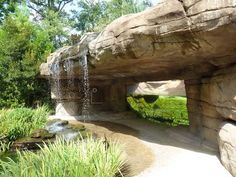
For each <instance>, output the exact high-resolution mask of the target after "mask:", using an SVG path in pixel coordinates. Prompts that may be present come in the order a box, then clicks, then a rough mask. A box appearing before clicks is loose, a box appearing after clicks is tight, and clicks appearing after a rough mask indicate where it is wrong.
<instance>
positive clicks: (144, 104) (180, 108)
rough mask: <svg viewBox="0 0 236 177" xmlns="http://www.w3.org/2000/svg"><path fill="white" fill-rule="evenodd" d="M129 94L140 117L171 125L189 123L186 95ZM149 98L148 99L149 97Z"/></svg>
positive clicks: (131, 104) (132, 107)
mask: <svg viewBox="0 0 236 177" xmlns="http://www.w3.org/2000/svg"><path fill="white" fill-rule="evenodd" d="M152 97H153V98H152V99H151V96H150V95H149V96H148V97H146V96H128V97H127V102H128V103H129V105H130V108H131V109H132V110H133V111H135V112H136V113H137V114H138V115H139V116H140V117H142V118H145V119H148V120H151V121H154V122H164V123H166V124H170V125H174V126H176V125H188V124H189V121H188V113H187V107H186V98H185V97H173V96H172V97H171V96H160V97H159V96H155V95H154V96H152ZM147 98H148V99H147Z"/></svg>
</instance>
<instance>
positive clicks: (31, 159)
mask: <svg viewBox="0 0 236 177" xmlns="http://www.w3.org/2000/svg"><path fill="white" fill-rule="evenodd" d="M0 164H1V169H2V170H1V171H0V176H4V177H59V176H60V177H75V176H76V177H114V176H116V175H118V174H119V175H120V176H122V174H121V173H120V170H121V168H122V166H123V160H122V159H121V148H120V147H119V146H118V144H117V143H110V144H109V146H107V145H106V144H105V143H104V141H103V140H94V139H93V138H88V139H86V140H82V141H79V142H77V143H76V142H65V141H62V140H58V141H56V142H55V143H54V144H49V145H46V146H45V147H44V148H42V149H41V150H40V151H38V152H37V153H34V152H30V151H27V152H17V160H16V161H13V160H11V159H9V161H8V162H4V161H0Z"/></svg>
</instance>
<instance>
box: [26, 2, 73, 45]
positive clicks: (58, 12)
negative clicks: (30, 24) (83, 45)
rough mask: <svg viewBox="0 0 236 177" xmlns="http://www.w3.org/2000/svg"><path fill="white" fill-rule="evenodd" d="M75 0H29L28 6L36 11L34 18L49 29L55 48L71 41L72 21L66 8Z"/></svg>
mask: <svg viewBox="0 0 236 177" xmlns="http://www.w3.org/2000/svg"><path fill="white" fill-rule="evenodd" d="M72 1H73V0H45V1H42V0H29V1H27V6H28V8H29V9H31V10H33V11H34V15H33V17H34V20H35V21H37V22H39V23H41V24H42V25H43V27H44V29H47V31H48V34H49V37H50V40H51V41H52V42H53V45H54V47H55V48H59V47H62V46H63V45H64V44H68V42H69V35H68V33H69V29H70V28H71V25H72V23H71V22H70V21H69V15H68V13H67V12H66V11H65V10H64V8H65V7H66V5H68V4H70V3H71V2H72Z"/></svg>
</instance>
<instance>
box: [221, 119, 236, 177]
mask: <svg viewBox="0 0 236 177" xmlns="http://www.w3.org/2000/svg"><path fill="white" fill-rule="evenodd" d="M235 134H236V124H235V123H232V122H224V123H223V124H222V125H221V129H220V132H219V147H220V154H221V160H222V162H223V164H224V165H225V167H226V169H227V170H229V172H230V173H231V174H232V175H233V176H236V137H235Z"/></svg>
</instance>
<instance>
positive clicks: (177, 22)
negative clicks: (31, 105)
mask: <svg viewBox="0 0 236 177" xmlns="http://www.w3.org/2000/svg"><path fill="white" fill-rule="evenodd" d="M235 46H236V0H162V1H161V3H159V4H158V5H156V6H154V7H152V8H149V9H147V10H146V11H143V12H140V13H137V14H129V15H126V16H122V17H120V18H118V19H117V20H115V21H113V22H112V23H111V24H109V25H108V26H107V27H106V28H105V29H104V30H103V31H102V32H101V33H99V34H97V33H89V34H86V35H85V36H83V37H82V40H81V41H80V42H79V43H78V44H76V45H74V46H66V47H63V48H62V49H59V50H57V51H56V52H55V53H53V54H51V55H50V56H49V57H48V60H47V63H44V64H42V65H41V75H42V76H44V77H49V76H52V77H53V79H54V80H56V81H57V82H55V83H56V86H53V85H52V88H54V89H52V92H53V93H52V97H53V98H54V99H57V100H59V101H58V104H57V114H60V115H61V116H64V115H70V116H71V115H72V116H76V115H77V114H79V113H80V111H79V110H81V100H82V96H83V95H82V94H81V92H80V89H79V86H78V85H77V84H79V82H80V81H81V79H82V76H83V74H82V72H81V63H83V60H86V59H88V63H89V66H90V67H89V78H90V83H91V88H92V89H91V90H92V93H91V104H95V105H96V106H95V107H96V108H99V109H100V110H104V109H106V110H112V111H121V110H125V109H126V108H127V105H126V100H125V98H126V93H127V92H126V91H127V90H126V86H127V85H129V84H134V83H137V82H142V81H163V80H175V79H181V80H184V81H185V88H186V95H187V107H188V113H189V114H188V115H189V121H190V130H191V132H192V133H195V134H196V135H198V136H200V137H201V139H202V141H203V143H204V142H205V141H209V142H211V143H212V144H213V145H214V147H215V148H216V150H217V149H218V146H216V145H217V137H218V131H219V129H220V136H219V144H220V147H219V148H220V151H221V158H222V163H223V164H224V165H225V166H226V168H227V169H228V170H230V171H231V173H232V174H233V175H234V176H236V175H235V168H236V167H235V158H234V157H235V147H234V146H235V143H234V141H235V139H234V138H232V137H233V136H232V134H234V133H235V131H234V130H233V129H231V128H230V129H229V130H230V131H228V128H227V127H228V126H226V127H225V126H222V127H220V125H221V123H222V122H224V121H225V120H231V121H232V122H235V121H236V96H235V95H236V90H235V86H236V74H235V73H236V47H235ZM68 80H72V81H73V83H74V84H72V86H71V84H70V82H69V81H68ZM58 86H60V89H59V90H60V91H61V92H60V94H59V95H58V94H57V95H56V94H55V90H56V89H55V88H56V87H57V88H58ZM93 91H94V92H93ZM234 128H235V126H234ZM231 130H232V131H231ZM227 131H228V132H227ZM226 134H227V136H225V135H226ZM223 135H224V136H223ZM225 142H227V143H225ZM231 145H232V147H231Z"/></svg>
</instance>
